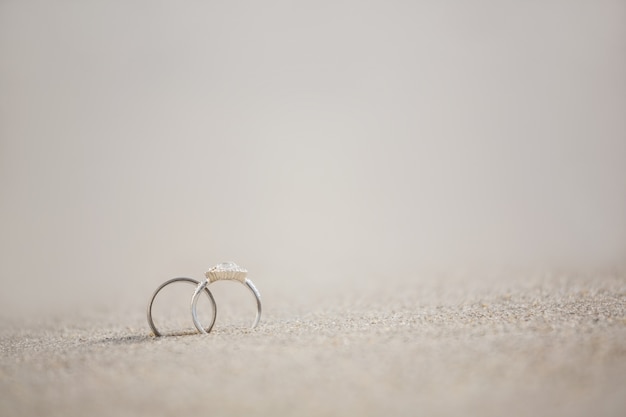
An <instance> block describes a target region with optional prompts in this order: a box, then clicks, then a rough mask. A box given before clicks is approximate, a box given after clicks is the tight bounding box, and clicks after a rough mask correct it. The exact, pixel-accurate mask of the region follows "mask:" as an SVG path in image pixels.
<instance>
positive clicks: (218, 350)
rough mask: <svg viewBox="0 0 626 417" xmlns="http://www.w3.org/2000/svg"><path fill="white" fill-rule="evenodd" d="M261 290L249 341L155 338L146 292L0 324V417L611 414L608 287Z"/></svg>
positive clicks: (620, 375) (523, 281) (611, 279)
mask: <svg viewBox="0 0 626 417" xmlns="http://www.w3.org/2000/svg"><path fill="white" fill-rule="evenodd" d="M479 283H480V284H479ZM157 284H158V283H155V285H154V286H155V287H156V285H157ZM257 285H258V286H259V288H260V289H262V292H263V284H262V280H260V281H258V282H257ZM266 287H267V288H265V292H264V295H265V297H264V301H265V315H264V316H263V319H262V321H261V325H260V326H259V328H257V329H256V330H245V329H244V328H243V326H242V325H241V324H240V323H236V324H232V323H228V322H226V320H224V319H223V317H221V316H218V321H217V324H216V326H215V329H214V332H213V333H212V334H210V335H208V336H200V335H180V336H169V337H162V338H155V337H153V336H151V335H150V334H149V329H148V326H147V323H146V320H145V317H144V307H145V303H144V302H143V299H145V298H148V297H149V295H150V294H149V293H147V294H145V296H144V297H139V298H141V300H140V301H138V302H137V304H136V305H133V306H127V308H125V309H122V308H117V307H115V308H113V307H111V309H110V311H100V312H88V311H81V312H80V313H81V314H73V315H69V314H61V315H57V316H48V317H46V318H45V319H43V320H41V319H39V320H34V319H32V318H27V319H24V320H17V319H10V320H4V321H3V325H2V333H1V334H2V336H1V339H0V340H1V341H0V347H1V351H2V356H1V359H0V415H2V416H36V415H48V416H85V415H90V416H104V415H117V416H129V415H171V416H174V415H176V416H180V415H212V416H221V415H232V416H235V415H237V416H242V415H266V416H277V415H300V416H308V415H311V416H324V415H361V416H374V415H476V416H478V415H480V416H485V415H487V416H502V415H513V416H515V415H520V416H521V415H545V416H555V415H562V416H589V415H594V416H623V415H625V414H626V276H625V275H624V274H623V273H620V274H613V275H611V274H608V275H607V274H604V275H602V276H599V275H587V276H574V275H568V276H556V275H552V276H547V277H546V276H535V277H521V278H518V279H515V280H510V281H507V282H506V283H505V282H503V281H502V280H499V281H493V282H490V281H489V280H474V281H472V280H465V281H464V280H457V281H456V282H452V281H451V280H445V279H440V280H431V281H428V282H426V281H424V282H421V283H420V282H419V281H412V284H408V283H407V282H404V283H403V282H395V283H385V284H382V283H379V284H368V285H357V286H356V287H354V288H355V289H354V290H353V291H352V292H350V291H349V289H350V288H352V287H350V286H348V285H347V283H346V284H344V286H340V285H337V286H336V287H335V288H332V289H330V291H328V293H327V294H325V295H324V293H323V292H321V291H319V292H316V291H306V292H305V293H304V294H300V296H299V297H295V296H289V293H288V292H286V293H284V294H282V295H273V293H274V292H276V293H278V291H277V290H276V291H275V289H274V288H272V287H271V285H267V286H266ZM276 288H278V287H276ZM327 290H328V288H327ZM246 295H247V296H249V294H246ZM216 298H218V297H217V296H216ZM217 301H218V305H219V303H220V299H218V300H217ZM247 301H249V302H250V303H252V301H251V300H247ZM220 319H222V320H220Z"/></svg>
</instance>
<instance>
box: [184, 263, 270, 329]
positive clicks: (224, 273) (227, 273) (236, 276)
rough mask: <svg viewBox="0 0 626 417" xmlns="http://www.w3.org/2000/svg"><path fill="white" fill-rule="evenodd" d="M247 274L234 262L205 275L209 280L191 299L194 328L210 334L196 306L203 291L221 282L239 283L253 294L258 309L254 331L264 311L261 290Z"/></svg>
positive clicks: (199, 286) (199, 287)
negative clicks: (204, 326) (205, 328)
mask: <svg viewBox="0 0 626 417" xmlns="http://www.w3.org/2000/svg"><path fill="white" fill-rule="evenodd" d="M247 274H248V271H246V270H245V269H243V268H242V267H240V266H238V265H237V264H235V263H232V262H227V263H223V264H218V265H216V266H214V267H213V268H211V269H209V270H208V271H207V272H206V274H205V275H206V277H207V279H205V280H204V281H202V282H200V283H199V284H198V286H197V287H196V291H194V293H193V297H192V298H191V318H192V319H193V324H194V326H196V329H198V331H199V332H200V333H204V334H206V333H208V332H207V331H205V330H204V328H203V327H202V324H201V323H200V320H198V314H197V311H196V305H197V304H198V299H199V298H200V293H201V292H202V290H205V289H207V286H208V285H209V284H211V283H212V282H215V281H219V280H229V281H239V282H241V283H242V284H244V285H245V286H246V287H248V289H249V290H250V291H251V292H252V294H253V295H254V298H255V299H256V307H257V312H256V318H255V319H254V323H253V324H252V329H254V328H255V327H256V326H257V325H258V324H259V321H261V311H262V310H261V294H260V293H259V290H257V288H256V287H255V286H254V284H253V283H252V281H250V279H248V278H246V275H247Z"/></svg>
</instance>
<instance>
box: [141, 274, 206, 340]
mask: <svg viewBox="0 0 626 417" xmlns="http://www.w3.org/2000/svg"><path fill="white" fill-rule="evenodd" d="M174 282H189V283H190V284H193V285H198V284H200V281H198V280H197V279H193V278H186V277H180V278H172V279H170V280H168V281H165V282H164V283H163V284H161V285H160V286H159V288H157V289H156V291H155V292H154V294H152V298H150V304H148V324H149V325H150V328H151V329H152V333H154V335H155V336H157V337H158V336H163V335H162V334H161V332H159V331H158V330H157V328H156V326H155V325H154V321H153V320H152V304H153V303H154V299H155V298H156V296H157V294H158V293H159V291H161V290H162V289H163V288H165V287H167V286H168V285H170V284H172V283H174ZM204 289H205V292H206V294H207V295H208V296H209V300H211V306H212V307H213V320H211V324H210V325H209V327H207V329H206V330H204V329H202V333H208V332H210V331H211V329H212V328H213V325H214V324H215V319H216V317H217V305H216V304H215V299H214V298H213V294H211V291H209V289H208V288H204ZM196 327H197V326H196Z"/></svg>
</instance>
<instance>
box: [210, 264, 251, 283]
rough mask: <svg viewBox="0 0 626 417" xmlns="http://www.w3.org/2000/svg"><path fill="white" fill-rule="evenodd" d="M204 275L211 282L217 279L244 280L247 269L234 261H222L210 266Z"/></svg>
mask: <svg viewBox="0 0 626 417" xmlns="http://www.w3.org/2000/svg"><path fill="white" fill-rule="evenodd" d="M204 275H205V276H206V278H207V279H208V280H209V281H211V282H214V281H219V280H234V281H241V282H245V281H246V276H247V275H248V271H247V270H246V269H245V268H242V267H240V266H239V265H237V264H236V263H234V262H224V263H221V264H217V265H215V266H214V267H211V268H210V269H209V270H208V271H206V273H205V274H204Z"/></svg>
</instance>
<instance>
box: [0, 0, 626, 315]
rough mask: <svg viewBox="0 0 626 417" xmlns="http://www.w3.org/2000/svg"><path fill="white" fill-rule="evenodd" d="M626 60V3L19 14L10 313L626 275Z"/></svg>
mask: <svg viewBox="0 0 626 417" xmlns="http://www.w3.org/2000/svg"><path fill="white" fill-rule="evenodd" d="M625 51H626V3H624V2H623V1H594V2H590V1H543V2H516V1H511V2H502V1H480V2H463V1H444V2H417V1H414V2H411V1H406V2H405V1H381V2H375V1H365V2H363V1H331V2H326V1H315V2H297V3H293V2H286V1H285V2H280V1H269V2H249V1H234V2H196V1H183V2H180V1H157V2H152V1H112V2H100V1H63V2H47V1H41V2H38V1H7V0H3V1H1V2H0V59H1V61H0V62H1V65H0V91H2V93H1V94H0V139H1V141H0V158H1V159H0V170H1V171H0V192H1V194H0V195H1V198H0V222H1V230H2V233H0V247H1V251H0V253H1V254H2V255H1V256H2V262H0V279H1V280H2V281H1V282H2V287H3V291H1V292H0V305H2V311H3V313H7V314H9V313H10V312H11V311H17V310H15V309H18V310H19V309H20V306H19V304H20V303H21V300H22V299H23V298H24V297H26V296H27V294H28V297H29V298H30V299H32V300H33V301H34V303H35V304H37V305H39V306H40V307H42V308H44V310H47V309H54V308H56V307H58V306H54V305H53V304H55V302H54V301H51V300H57V301H60V304H61V307H69V308H75V307H77V306H78V305H81V308H83V307H84V308H86V307H87V306H88V305H89V304H88V303H87V302H85V299H89V300H91V301H93V302H95V303H99V304H101V305H103V306H108V305H110V303H112V302H116V301H124V302H129V303H134V302H135V300H136V299H137V297H138V296H144V298H145V293H146V292H149V291H151V288H152V287H153V286H154V285H155V283H157V282H159V281H160V280H162V279H164V278H167V277H171V276H175V275H192V276H197V277H199V276H201V274H202V273H203V272H204V270H205V269H206V268H208V267H209V266H211V265H212V264H214V263H217V262H221V261H224V260H234V261H238V262H240V263H242V264H244V265H245V266H246V267H248V269H250V270H251V271H253V272H254V273H255V274H256V275H257V276H259V277H261V276H262V277H264V278H263V279H265V280H268V281H269V280H271V281H272V284H274V283H275V284H276V286H277V287H281V286H283V285H294V287H295V288H297V287H298V286H299V285H301V284H303V282H304V281H309V280H315V281H317V282H319V283H320V285H322V284H323V285H328V284H329V283H332V282H337V280H350V279H353V278H355V277H358V278H359V279H361V280H363V279H364V280H368V279H370V278H369V277H372V278H373V277H382V276H389V275H403V276H407V275H410V276H412V277H413V279H414V280H418V277H417V275H416V274H415V272H416V271H427V272H429V273H430V272H432V271H439V272H441V271H443V272H446V273H448V272H451V271H452V272H457V271H458V270H459V269H461V270H465V269H467V268H470V269H472V268H474V269H476V268H478V269H481V268H490V269H492V268H500V267H515V268H517V267H524V268H526V267H533V268H552V267H566V268H571V267H579V266H585V267H588V266H591V267H606V266H610V267H612V266H615V265H623V264H624V262H625V259H626V258H625V256H626V255H625V254H626V216H625V215H624V213H626V118H625V117H624V115H625V114H626V52H625ZM294 271H295V272H294ZM86 282H88V285H84V284H85V283H86ZM30 283H37V285H38V286H39V288H41V289H42V290H43V291H41V292H38V293H34V294H33V293H32V292H31V289H30ZM50 294H52V295H54V297H49V295H50Z"/></svg>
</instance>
